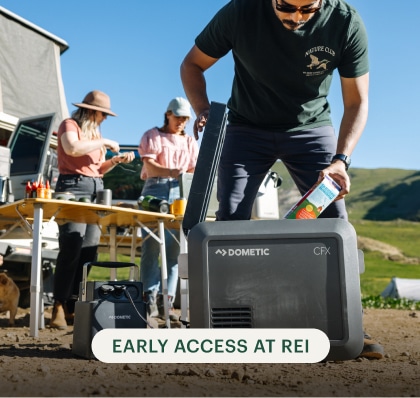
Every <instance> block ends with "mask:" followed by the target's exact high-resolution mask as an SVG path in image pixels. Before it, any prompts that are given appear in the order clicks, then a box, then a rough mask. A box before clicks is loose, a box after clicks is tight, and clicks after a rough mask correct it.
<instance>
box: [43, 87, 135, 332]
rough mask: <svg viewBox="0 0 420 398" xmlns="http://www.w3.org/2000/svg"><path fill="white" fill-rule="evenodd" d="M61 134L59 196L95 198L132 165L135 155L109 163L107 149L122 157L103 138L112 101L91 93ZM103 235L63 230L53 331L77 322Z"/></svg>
mask: <svg viewBox="0 0 420 398" xmlns="http://www.w3.org/2000/svg"><path fill="white" fill-rule="evenodd" d="M73 105H75V106H77V109H76V110H75V111H74V112H73V113H72V115H71V118H68V119H65V120H64V121H63V122H62V123H61V125H60V127H59V129H58V134H57V135H58V137H57V138H58V148H57V153H58V169H59V172H60V175H59V177H58V181H57V184H56V188H55V190H56V192H71V193H73V194H74V195H75V197H76V199H79V198H82V197H83V198H89V200H91V201H92V202H93V201H94V200H95V198H96V193H97V192H98V191H100V190H102V189H103V188H104V183H103V180H102V177H103V175H104V174H105V173H107V172H108V171H110V170H111V169H112V168H113V167H115V166H116V165H117V164H119V163H129V162H131V161H132V160H133V159H134V153H133V152H127V153H124V155H121V156H119V155H115V156H113V157H112V158H111V159H108V160H105V153H106V151H107V149H109V150H111V151H112V152H114V153H118V152H119V149H120V147H119V144H118V142H116V141H113V140H110V139H107V138H103V137H102V134H101V131H100V126H101V124H102V122H103V121H104V120H105V119H106V118H107V116H117V115H116V114H115V113H114V112H112V111H111V101H110V99H109V96H108V95H107V94H105V93H103V92H101V91H91V92H90V93H88V94H87V95H86V97H85V98H84V100H83V102H81V103H77V104H73ZM100 235H101V231H100V229H99V228H98V226H97V225H90V224H82V223H73V222H69V223H66V224H64V225H60V226H59V247H60V249H59V253H58V257H57V266H56V269H55V274H54V300H55V303H54V309H53V314H52V319H51V322H50V326H51V327H54V328H59V329H65V328H66V327H67V322H69V321H72V318H73V317H74V303H75V301H76V300H77V296H78V292H79V284H80V282H81V280H82V267H83V264H85V263H86V262H89V261H94V260H95V259H96V252H97V248H98V244H99V239H100Z"/></svg>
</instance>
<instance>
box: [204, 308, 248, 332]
mask: <svg viewBox="0 0 420 398" xmlns="http://www.w3.org/2000/svg"><path fill="white" fill-rule="evenodd" d="M211 327H212V328H252V311H251V308H249V307H240V308H232V307H230V308H212V310H211Z"/></svg>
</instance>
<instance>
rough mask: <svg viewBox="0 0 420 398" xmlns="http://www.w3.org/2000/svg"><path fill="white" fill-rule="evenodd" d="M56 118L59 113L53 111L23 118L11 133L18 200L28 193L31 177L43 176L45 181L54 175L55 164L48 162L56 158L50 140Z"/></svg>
mask: <svg viewBox="0 0 420 398" xmlns="http://www.w3.org/2000/svg"><path fill="white" fill-rule="evenodd" d="M54 118H55V113H50V114H45V115H39V116H33V117H27V118H23V119H19V121H18V123H17V125H16V128H15V131H14V132H13V134H12V136H11V137H10V140H9V144H8V147H9V148H10V155H11V159H12V164H11V166H10V179H11V181H12V190H13V194H14V197H15V200H19V199H23V198H24V197H25V186H26V183H27V182H28V181H40V180H41V178H43V182H44V183H45V182H46V180H47V179H50V178H51V173H52V168H51V165H50V164H47V163H48V162H49V161H50V159H52V158H53V156H52V154H51V149H50V143H51V136H52V133H53V131H52V126H53V120H54ZM50 182H51V181H50Z"/></svg>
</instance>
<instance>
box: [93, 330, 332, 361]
mask: <svg viewBox="0 0 420 398" xmlns="http://www.w3.org/2000/svg"><path fill="white" fill-rule="evenodd" d="M329 350H330V342H329V339H328V337H327V335H326V334H325V333H324V332H322V331H320V330H318V329H103V330H101V331H100V332H98V333H97V334H96V335H95V336H94V338H93V340H92V352H93V354H94V355H95V357H96V358H97V359H98V360H100V361H102V362H107V363H315V362H320V361H322V360H323V359H324V358H325V357H326V356H327V355H328V353H329Z"/></svg>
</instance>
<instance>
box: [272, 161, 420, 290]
mask: <svg viewBox="0 0 420 398" xmlns="http://www.w3.org/2000/svg"><path fill="white" fill-rule="evenodd" d="M273 170H275V171H276V172H277V173H278V174H279V175H280V176H281V177H282V179H283V183H282V186H281V187H280V188H279V208H280V216H282V215H283V214H285V213H286V211H287V210H288V209H289V208H290V207H291V206H292V205H293V204H294V203H295V202H296V201H297V200H298V198H300V194H299V192H298V191H297V189H296V187H295V186H294V183H293V181H292V179H291V178H290V176H289V174H288V173H287V171H286V170H285V167H284V165H283V164H282V163H276V165H275V166H274V167H273ZM349 174H350V178H351V184H352V185H351V192H350V194H349V195H348V196H347V197H346V203H347V210H348V213H349V221H350V222H351V223H352V225H353V226H354V228H355V229H356V232H357V235H358V238H359V247H361V248H362V250H363V252H364V257H365V265H366V270H365V273H364V274H362V275H361V287H362V293H363V294H364V296H367V295H373V296H374V295H379V294H380V293H381V292H382V291H383V289H384V288H385V286H386V285H387V284H388V283H389V281H390V279H391V278H392V277H393V276H397V277H400V278H411V279H420V265H419V264H420V244H419V242H420V171H417V170H402V169H357V168H353V169H350V170H349Z"/></svg>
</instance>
